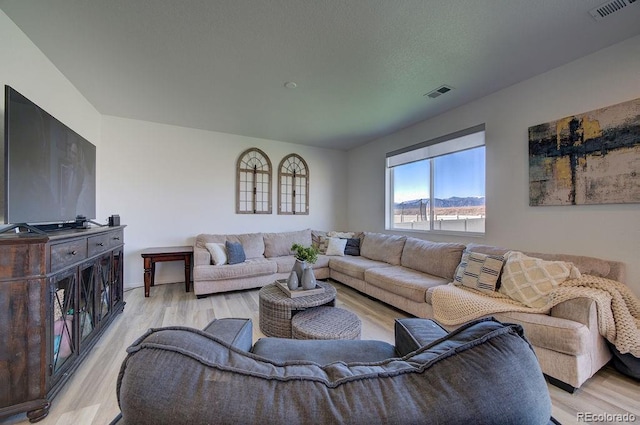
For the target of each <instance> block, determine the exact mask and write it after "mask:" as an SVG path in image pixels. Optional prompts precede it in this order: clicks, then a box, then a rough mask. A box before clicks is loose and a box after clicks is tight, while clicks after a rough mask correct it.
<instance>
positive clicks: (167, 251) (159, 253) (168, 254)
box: [140, 246, 193, 297]
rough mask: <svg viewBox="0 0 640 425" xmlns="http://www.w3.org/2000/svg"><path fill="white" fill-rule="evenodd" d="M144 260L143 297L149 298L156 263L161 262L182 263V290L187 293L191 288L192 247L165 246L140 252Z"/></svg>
mask: <svg viewBox="0 0 640 425" xmlns="http://www.w3.org/2000/svg"><path fill="white" fill-rule="evenodd" d="M140 255H142V258H143V259H144V296H145V297H148V296H149V290H150V288H151V287H152V286H153V285H154V284H155V274H156V263H158V262H162V261H184V285H185V286H184V289H185V291H186V292H189V290H190V286H191V263H192V259H193V246H166V247H159V248H147V249H144V250H142V252H141V254H140Z"/></svg>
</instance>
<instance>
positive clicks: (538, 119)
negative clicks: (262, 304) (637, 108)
mask: <svg viewBox="0 0 640 425" xmlns="http://www.w3.org/2000/svg"><path fill="white" fill-rule="evenodd" d="M639 70H640V36H639V37H635V38H632V39H629V40H626V41H624V42H622V43H619V44H617V45H614V46H611V47H609V48H607V49H604V50H601V51H599V52H596V53H595V54H592V55H590V56H587V57H584V58H582V59H579V60H577V61H574V62H572V63H570V64H567V65H565V66H563V67H560V68H557V69H555V70H552V71H549V72H547V73H545V74H542V75H539V76H537V77H535V78H532V79H530V80H527V81H525V82H522V83H520V84H516V85H513V86H511V87H509V88H507V89H504V90H502V91H499V92H497V93H494V94H492V95H490V96H487V97H485V98H483V99H480V100H478V101H475V102H472V103H469V104H467V105H465V106H463V107H460V108H458V109H455V110H453V111H450V112H448V113H445V114H442V115H441V116H439V117H436V118H433V119H430V120H427V121H424V122H421V123H419V124H417V125H414V126H412V127H409V128H406V129H404V130H402V131H399V132H397V133H394V134H392V135H390V136H387V137H384V138H381V139H378V140H375V141H373V142H371V143H368V144H367V145H365V146H362V147H360V148H357V149H354V150H352V151H350V152H349V170H350V172H349V176H348V182H349V206H348V224H349V226H348V227H349V228H350V229H353V230H367V231H384V212H385V200H384V196H385V191H384V184H385V168H384V164H385V162H384V158H385V154H386V152H389V151H392V150H395V149H398V148H401V147H404V146H409V145H412V144H414V143H418V142H422V141H425V140H429V139H432V138H435V137H438V136H442V135H446V134H449V133H452V132H454V131H457V130H461V129H464V128H468V127H471V126H474V125H477V124H481V123H485V124H486V146H487V150H486V157H487V180H486V198H487V222H486V235H485V237H483V238H477V239H475V238H474V239H473V240H472V239H470V238H468V237H452V236H443V235H429V236H424V235H423V236H420V235H417V234H415V233H405V234H407V235H411V236H416V237H422V238H424V239H431V240H440V241H461V242H470V241H473V242H476V243H487V244H492V245H500V246H505V247H509V248H513V249H518V250H529V251H540V252H554V253H568V254H580V255H590V256H595V257H602V258H607V259H612V260H618V261H622V262H624V263H626V268H627V284H628V285H629V286H630V287H631V288H632V289H633V291H634V292H635V293H636V294H640V261H638V259H639V258H640V257H639V256H640V204H626V205H591V206H567V207H559V206H556V207H530V206H529V175H528V135H527V129H528V127H530V126H532V125H535V124H540V123H544V122H548V121H553V120H555V119H558V118H563V117H566V116H569V115H573V114H578V113H582V112H587V111H591V110H594V109H599V108H602V107H605V106H608V105H613V104H616V103H620V102H624V101H628V100H632V99H635V98H638V97H640V72H639ZM352 170H354V171H352ZM355 170H357V171H355ZM394 233H399V234H402V232H394Z"/></svg>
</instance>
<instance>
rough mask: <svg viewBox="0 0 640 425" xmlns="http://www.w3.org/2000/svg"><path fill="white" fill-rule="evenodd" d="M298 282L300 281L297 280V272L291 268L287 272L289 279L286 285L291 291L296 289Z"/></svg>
mask: <svg viewBox="0 0 640 425" xmlns="http://www.w3.org/2000/svg"><path fill="white" fill-rule="evenodd" d="M299 282H300V281H299V280H298V274H297V273H296V271H295V270H291V273H290V274H289V279H287V287H288V288H289V289H290V290H291V291H295V290H296V289H298V286H300V284H299Z"/></svg>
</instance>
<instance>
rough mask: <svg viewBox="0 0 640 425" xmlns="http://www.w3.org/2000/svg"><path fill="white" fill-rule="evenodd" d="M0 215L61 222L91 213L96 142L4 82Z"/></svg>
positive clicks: (92, 215) (14, 221)
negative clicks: (1, 212) (1, 209)
mask: <svg viewBox="0 0 640 425" xmlns="http://www.w3.org/2000/svg"><path fill="white" fill-rule="evenodd" d="M4 113H5V122H4V124H5V125H4V131H5V199H4V207H5V208H4V210H5V211H4V221H5V223H10V224H19V223H28V224H38V223H61V222H69V221H73V220H75V219H76V217H77V216H84V217H86V218H87V219H94V218H95V216H96V147H95V146H94V145H93V144H92V143H90V142H89V141H87V140H86V139H84V138H83V137H81V136H80V135H78V134H77V133H76V132H75V131H73V130H71V129H70V128H68V127H67V126H66V125H64V124H63V123H61V122H60V121H58V120H57V119H56V118H54V117H53V116H51V115H50V114H48V113H47V112H46V111H44V110H43V109H41V108H40V107H38V106H37V105H36V104H35V103H33V102H31V101H30V100H29V99H27V98H26V97H24V96H23V95H21V94H20V93H18V92H17V91H16V90H14V89H13V88H11V87H9V86H5V111H4Z"/></svg>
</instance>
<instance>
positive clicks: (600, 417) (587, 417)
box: [576, 412, 636, 423]
mask: <svg viewBox="0 0 640 425" xmlns="http://www.w3.org/2000/svg"><path fill="white" fill-rule="evenodd" d="M576 419H577V421H578V422H611V423H624V422H627V423H631V422H635V421H636V415H634V414H633V413H593V412H577V413H576Z"/></svg>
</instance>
